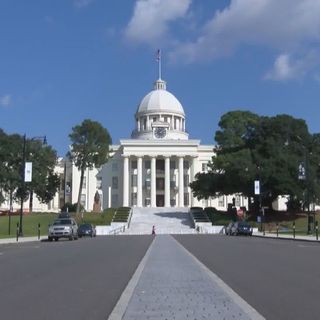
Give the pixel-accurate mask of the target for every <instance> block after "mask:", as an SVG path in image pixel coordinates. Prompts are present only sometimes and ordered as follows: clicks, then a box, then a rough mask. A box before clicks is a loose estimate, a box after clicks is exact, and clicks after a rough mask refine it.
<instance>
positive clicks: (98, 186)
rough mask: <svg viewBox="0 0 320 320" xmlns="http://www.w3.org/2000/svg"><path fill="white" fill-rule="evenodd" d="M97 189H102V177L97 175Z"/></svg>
mask: <svg viewBox="0 0 320 320" xmlns="http://www.w3.org/2000/svg"><path fill="white" fill-rule="evenodd" d="M97 189H100V190H101V189H102V178H101V177H97Z"/></svg>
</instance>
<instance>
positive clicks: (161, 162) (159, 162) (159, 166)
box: [156, 159, 164, 171]
mask: <svg viewBox="0 0 320 320" xmlns="http://www.w3.org/2000/svg"><path fill="white" fill-rule="evenodd" d="M156 170H157V171H164V160H163V159H159V160H157V162H156Z"/></svg>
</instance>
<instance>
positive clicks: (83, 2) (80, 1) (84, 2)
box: [73, 0, 94, 8]
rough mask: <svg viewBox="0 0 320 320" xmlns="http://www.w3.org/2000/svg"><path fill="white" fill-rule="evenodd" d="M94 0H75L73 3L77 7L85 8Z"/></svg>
mask: <svg viewBox="0 0 320 320" xmlns="http://www.w3.org/2000/svg"><path fill="white" fill-rule="evenodd" d="M93 1H94V0H73V4H74V5H75V6H76V7H77V8H84V7H87V6H88V5H90V4H91V3H92V2H93Z"/></svg>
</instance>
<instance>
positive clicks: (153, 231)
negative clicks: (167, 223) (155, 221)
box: [152, 226, 156, 236]
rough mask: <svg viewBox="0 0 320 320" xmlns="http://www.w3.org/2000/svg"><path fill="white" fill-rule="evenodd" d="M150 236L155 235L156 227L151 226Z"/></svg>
mask: <svg viewBox="0 0 320 320" xmlns="http://www.w3.org/2000/svg"><path fill="white" fill-rule="evenodd" d="M152 234H153V235H154V236H155V235H156V227H155V226H152Z"/></svg>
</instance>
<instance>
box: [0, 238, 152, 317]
mask: <svg viewBox="0 0 320 320" xmlns="http://www.w3.org/2000/svg"><path fill="white" fill-rule="evenodd" d="M152 240H153V237H152V236H130V237H128V236H109V237H97V238H94V239H89V238H86V239H81V240H78V241H68V240H66V241H64V240H60V241H59V242H30V243H21V244H18V245H16V244H11V245H1V246H0V319H6V320H17V319H20V320H21V319H24V320H29V319H30V320H31V319H32V320H34V319H41V320H45V319H48V320H51V319H79V320H81V319H86V320H88V319H92V320H93V319H107V317H108V315H109V314H110V313H111V311H112V309H113V308H114V306H115V304H116V303H117V301H118V299H119V297H120V295H121V293H122V292H123V290H124V289H125V287H126V285H127V283H128V282H129V280H130V278H131V277H132V275H133V273H134V272H135V270H136V268H137V266H138V264H139V263H140V261H141V259H142V258H143V256H144V255H145V252H146V250H147V249H148V247H149V245H150V243H151V242H152Z"/></svg>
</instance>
